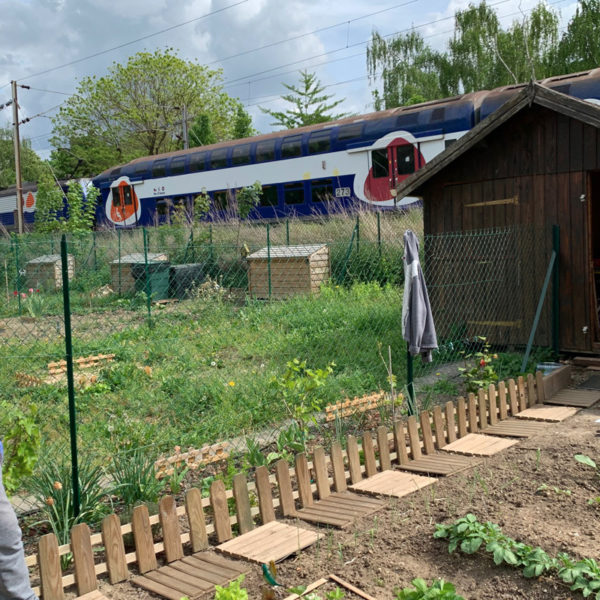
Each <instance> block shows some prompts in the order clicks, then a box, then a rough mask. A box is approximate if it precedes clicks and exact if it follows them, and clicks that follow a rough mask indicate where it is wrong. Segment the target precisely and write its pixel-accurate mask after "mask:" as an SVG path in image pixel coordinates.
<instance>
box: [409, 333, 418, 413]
mask: <svg viewBox="0 0 600 600" xmlns="http://www.w3.org/2000/svg"><path fill="white" fill-rule="evenodd" d="M406 389H407V390H408V398H407V400H408V414H409V416H410V415H416V414H417V402H416V399H415V380H414V369H413V357H412V354H411V353H410V350H409V344H408V342H407V343H406Z"/></svg>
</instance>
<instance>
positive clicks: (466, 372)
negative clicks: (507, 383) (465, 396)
mask: <svg viewBox="0 0 600 600" xmlns="http://www.w3.org/2000/svg"><path fill="white" fill-rule="evenodd" d="M479 340H480V341H482V342H483V348H482V351H481V352H473V353H471V354H465V357H464V358H465V366H464V367H459V369H458V370H459V371H460V372H461V373H462V377H463V380H464V382H465V388H466V390H467V392H473V393H474V394H475V393H477V390H478V389H479V388H487V386H489V385H490V384H491V383H496V382H497V381H498V373H496V370H495V368H494V366H493V362H494V360H497V359H498V355H497V354H492V353H491V351H490V345H489V344H488V343H487V341H486V338H485V337H482V336H479ZM463 354H464V352H463Z"/></svg>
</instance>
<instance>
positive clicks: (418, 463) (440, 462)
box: [398, 452, 479, 476]
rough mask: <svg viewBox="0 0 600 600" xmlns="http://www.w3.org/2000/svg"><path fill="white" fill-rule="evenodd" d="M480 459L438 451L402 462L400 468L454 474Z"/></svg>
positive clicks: (433, 473)
mask: <svg viewBox="0 0 600 600" xmlns="http://www.w3.org/2000/svg"><path fill="white" fill-rule="evenodd" d="M478 462H479V461H474V460H473V459H472V458H468V457H466V456H458V455H452V454H442V453H441V452H436V453H434V454H428V455H426V456H421V457H420V458H415V459H413V460H410V461H409V462H407V463H405V464H401V465H399V466H398V468H399V469H400V470H401V471H410V472H412V473H423V474H425V475H442V476H446V475H454V474H455V473H459V472H460V471H464V470H465V469H470V468H471V467H473V466H475V465H476V464H477V463H478Z"/></svg>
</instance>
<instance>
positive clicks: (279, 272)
mask: <svg viewBox="0 0 600 600" xmlns="http://www.w3.org/2000/svg"><path fill="white" fill-rule="evenodd" d="M247 260H248V265H249V268H248V290H249V292H250V295H251V296H254V297H255V298H288V297H290V296H297V295H298V294H317V293H319V290H320V288H321V284H322V283H326V282H327V281H329V278H330V276H331V264H330V261H329V247H328V246H327V245H325V244H313V245H307V246H271V247H270V248H262V249H261V250H259V251H258V252H254V253H253V254H250V255H249V256H248V258H247Z"/></svg>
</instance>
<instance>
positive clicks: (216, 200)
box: [213, 190, 228, 210]
mask: <svg viewBox="0 0 600 600" xmlns="http://www.w3.org/2000/svg"><path fill="white" fill-rule="evenodd" d="M227 198H228V194H227V190H219V191H218V192H214V193H213V204H214V207H215V209H216V210H225V209H226V208H227Z"/></svg>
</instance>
